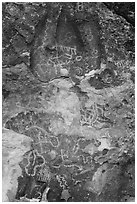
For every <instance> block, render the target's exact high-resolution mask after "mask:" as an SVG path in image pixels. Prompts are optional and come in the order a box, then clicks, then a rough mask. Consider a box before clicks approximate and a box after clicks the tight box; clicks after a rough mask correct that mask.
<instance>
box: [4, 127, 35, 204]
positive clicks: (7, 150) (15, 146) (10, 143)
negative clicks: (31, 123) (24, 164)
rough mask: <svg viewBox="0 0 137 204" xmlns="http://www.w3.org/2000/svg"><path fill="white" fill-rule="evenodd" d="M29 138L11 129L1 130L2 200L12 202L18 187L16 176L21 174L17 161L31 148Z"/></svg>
mask: <svg viewBox="0 0 137 204" xmlns="http://www.w3.org/2000/svg"><path fill="white" fill-rule="evenodd" d="M31 142H32V140H31V138H29V137H27V136H25V135H22V134H18V133H16V132H14V131H12V130H8V129H3V131H2V169H3V171H2V193H3V194H2V201H3V202H13V201H14V200H15V196H16V191H17V188H18V177H19V176H21V175H22V170H21V168H20V166H19V163H20V162H21V161H22V159H23V155H24V154H25V153H26V152H28V151H30V150H31Z"/></svg>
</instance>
